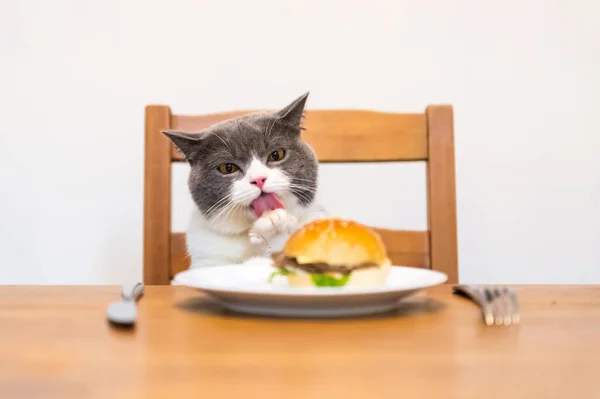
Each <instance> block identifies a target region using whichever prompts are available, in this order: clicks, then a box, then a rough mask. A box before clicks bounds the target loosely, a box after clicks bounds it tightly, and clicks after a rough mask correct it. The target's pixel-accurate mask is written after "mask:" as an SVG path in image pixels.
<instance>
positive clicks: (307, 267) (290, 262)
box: [272, 252, 379, 275]
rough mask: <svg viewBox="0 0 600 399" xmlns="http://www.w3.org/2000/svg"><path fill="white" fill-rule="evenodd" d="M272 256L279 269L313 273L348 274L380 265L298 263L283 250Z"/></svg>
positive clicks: (368, 263)
mask: <svg viewBox="0 0 600 399" xmlns="http://www.w3.org/2000/svg"><path fill="white" fill-rule="evenodd" d="M272 257H273V261H274V265H275V267H277V268H279V269H284V268H285V267H286V266H287V267H294V268H296V269H301V270H304V271H305V272H307V273H311V274H324V273H340V274H343V275H348V274H350V273H352V272H353V271H355V270H359V269H368V268H370V267H378V266H379V265H378V264H376V263H373V262H367V263H362V264H360V265H356V266H338V265H328V264H327V263H298V262H297V261H296V258H290V257H287V256H285V255H284V254H283V252H277V253H274V254H273V256H272Z"/></svg>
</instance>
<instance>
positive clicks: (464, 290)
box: [452, 284, 485, 306]
mask: <svg viewBox="0 0 600 399" xmlns="http://www.w3.org/2000/svg"><path fill="white" fill-rule="evenodd" d="M452 293H453V294H456V295H460V296H462V297H465V298H468V299H470V300H472V301H473V302H475V303H476V304H478V305H479V306H483V305H484V303H485V298H483V297H481V295H480V294H479V292H478V291H477V290H475V289H473V288H472V287H470V286H468V285H461V284H459V285H455V286H454V287H452Z"/></svg>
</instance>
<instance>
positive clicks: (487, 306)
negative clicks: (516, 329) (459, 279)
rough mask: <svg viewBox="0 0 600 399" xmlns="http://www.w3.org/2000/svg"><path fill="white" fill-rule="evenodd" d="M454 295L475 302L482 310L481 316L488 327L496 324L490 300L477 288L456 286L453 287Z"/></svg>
mask: <svg viewBox="0 0 600 399" xmlns="http://www.w3.org/2000/svg"><path fill="white" fill-rule="evenodd" d="M452 293H454V294H456V295H460V296H463V297H466V298H468V299H470V300H471V301H473V302H475V303H476V304H477V305H478V306H479V308H480V309H481V315H482V316H483V320H484V321H485V324H487V325H488V326H490V325H492V324H494V314H493V312H492V307H491V302H490V298H486V297H485V294H484V293H482V292H481V290H479V289H477V288H476V287H473V286H469V285H460V284H459V285H455V286H454V287H452Z"/></svg>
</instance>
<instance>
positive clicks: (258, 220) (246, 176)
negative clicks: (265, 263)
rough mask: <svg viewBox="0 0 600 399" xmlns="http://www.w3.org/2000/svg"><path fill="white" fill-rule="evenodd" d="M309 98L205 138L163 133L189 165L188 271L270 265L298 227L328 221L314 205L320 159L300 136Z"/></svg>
mask: <svg viewBox="0 0 600 399" xmlns="http://www.w3.org/2000/svg"><path fill="white" fill-rule="evenodd" d="M308 94H309V93H305V94H304V95H302V96H300V97H299V98H297V99H296V100H294V101H293V102H292V103H290V104H289V105H288V106H286V107H285V108H283V109H281V110H280V111H277V112H257V113H250V114H247V115H243V116H240V117H235V118H232V119H228V120H225V121H222V122H219V123H216V124H214V125H212V126H210V127H209V128H207V129H205V130H203V131H201V132H197V133H185V132H180V131H173V130H168V131H164V132H163V134H165V135H166V136H167V137H168V138H169V139H170V140H171V141H172V142H173V143H174V144H175V146H176V147H177V148H178V149H179V150H180V151H181V152H182V153H183V154H184V156H185V159H186V161H187V162H188V163H189V165H190V173H189V177H188V188H189V190H190V193H191V196H192V199H193V201H194V203H195V205H196V206H195V209H194V212H193V215H192V218H191V221H190V225H189V228H188V231H187V233H186V246H187V250H188V254H189V255H190V257H191V266H190V267H191V268H197V267H205V266H219V265H226V264H239V263H248V262H252V261H253V260H256V259H265V258H266V257H268V256H269V255H270V254H271V253H272V252H274V251H280V250H281V249H282V248H283V246H284V245H285V242H286V241H287V239H288V238H289V236H290V234H291V233H293V232H294V231H295V230H296V229H298V228H299V227H300V226H301V225H303V224H305V223H307V222H309V221H311V220H314V219H317V218H320V217H323V216H325V215H326V213H325V210H324V209H323V208H322V207H321V206H320V205H319V204H318V201H317V186H318V184H317V183H318V161H317V157H316V156H315V153H314V151H313V149H312V148H311V147H310V146H309V145H308V144H307V143H306V142H304V141H303V140H302V138H301V135H300V133H301V130H302V120H303V116H304V107H305V103H306V99H307V97H308Z"/></svg>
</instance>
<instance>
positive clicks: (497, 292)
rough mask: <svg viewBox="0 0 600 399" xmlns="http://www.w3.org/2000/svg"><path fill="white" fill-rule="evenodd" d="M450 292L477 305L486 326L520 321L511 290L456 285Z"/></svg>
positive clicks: (517, 304)
mask: <svg viewBox="0 0 600 399" xmlns="http://www.w3.org/2000/svg"><path fill="white" fill-rule="evenodd" d="M452 292H453V293H454V294H457V295H461V296H465V297H467V298H469V299H471V300H472V301H473V302H475V303H477V304H478V305H479V307H480V308H481V313H482V315H483V320H484V322H485V324H486V325H488V326H510V325H513V324H519V322H520V321H521V315H520V314H519V303H518V300H517V294H516V292H515V290H514V289H513V288H509V287H498V286H477V285H456V286H454V287H453V288H452Z"/></svg>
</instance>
